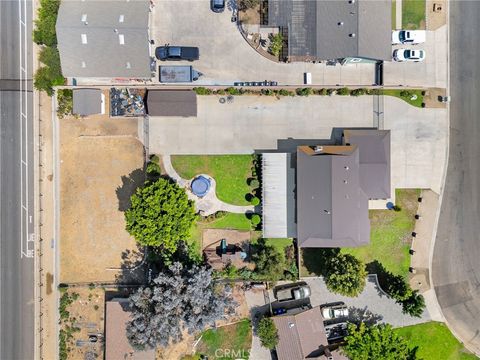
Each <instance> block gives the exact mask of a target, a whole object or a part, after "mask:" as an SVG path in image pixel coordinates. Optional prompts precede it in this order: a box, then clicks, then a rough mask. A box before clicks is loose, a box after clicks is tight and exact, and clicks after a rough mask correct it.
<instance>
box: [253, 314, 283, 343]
mask: <svg viewBox="0 0 480 360" xmlns="http://www.w3.org/2000/svg"><path fill="white" fill-rule="evenodd" d="M257 335H258V337H259V338H260V343H261V344H262V346H263V347H265V348H267V349H274V348H275V346H277V344H278V331H277V328H276V326H275V323H274V322H273V320H272V319H271V318H267V317H264V318H262V320H260V321H259V323H258V327H257Z"/></svg>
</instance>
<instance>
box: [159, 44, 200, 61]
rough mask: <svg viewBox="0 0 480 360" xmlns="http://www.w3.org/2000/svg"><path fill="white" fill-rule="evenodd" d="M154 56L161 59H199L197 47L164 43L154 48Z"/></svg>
mask: <svg viewBox="0 0 480 360" xmlns="http://www.w3.org/2000/svg"><path fill="white" fill-rule="evenodd" d="M155 56H156V57H157V59H158V60H161V61H166V60H169V61H175V60H177V61H179V60H187V61H194V60H198V59H199V57H200V53H199V51H198V47H190V46H170V45H165V46H159V47H157V48H156V49H155Z"/></svg>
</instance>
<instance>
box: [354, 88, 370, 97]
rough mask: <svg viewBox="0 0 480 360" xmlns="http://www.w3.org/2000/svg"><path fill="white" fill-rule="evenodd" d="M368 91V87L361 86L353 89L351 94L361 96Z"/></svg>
mask: <svg viewBox="0 0 480 360" xmlns="http://www.w3.org/2000/svg"><path fill="white" fill-rule="evenodd" d="M366 93H367V89H363V88H359V89H353V90H352V91H350V95H351V96H361V95H365V94H366Z"/></svg>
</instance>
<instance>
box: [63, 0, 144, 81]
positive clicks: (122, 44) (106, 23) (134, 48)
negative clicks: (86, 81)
mask: <svg viewBox="0 0 480 360" xmlns="http://www.w3.org/2000/svg"><path fill="white" fill-rule="evenodd" d="M149 6H150V3H149V1H147V0H135V1H125V0H123V1H120V0H113V1H112V0H82V1H62V2H61V4H60V8H59V11H58V18H57V24H56V30H57V40H58V50H59V52H60V61H61V65H62V72H63V74H64V76H66V77H100V78H102V77H104V78H110V77H127V78H135V77H137V78H149V77H151V70H150V50H149V46H150V45H149V36H148V28H149V26H148V23H149Z"/></svg>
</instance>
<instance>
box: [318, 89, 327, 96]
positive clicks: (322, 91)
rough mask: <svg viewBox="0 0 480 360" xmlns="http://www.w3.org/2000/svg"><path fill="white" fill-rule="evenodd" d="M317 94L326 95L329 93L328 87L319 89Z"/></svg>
mask: <svg viewBox="0 0 480 360" xmlns="http://www.w3.org/2000/svg"><path fill="white" fill-rule="evenodd" d="M317 94H318V95H321V96H325V95H327V89H325V88H322V89H320V90H318V91H317Z"/></svg>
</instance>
